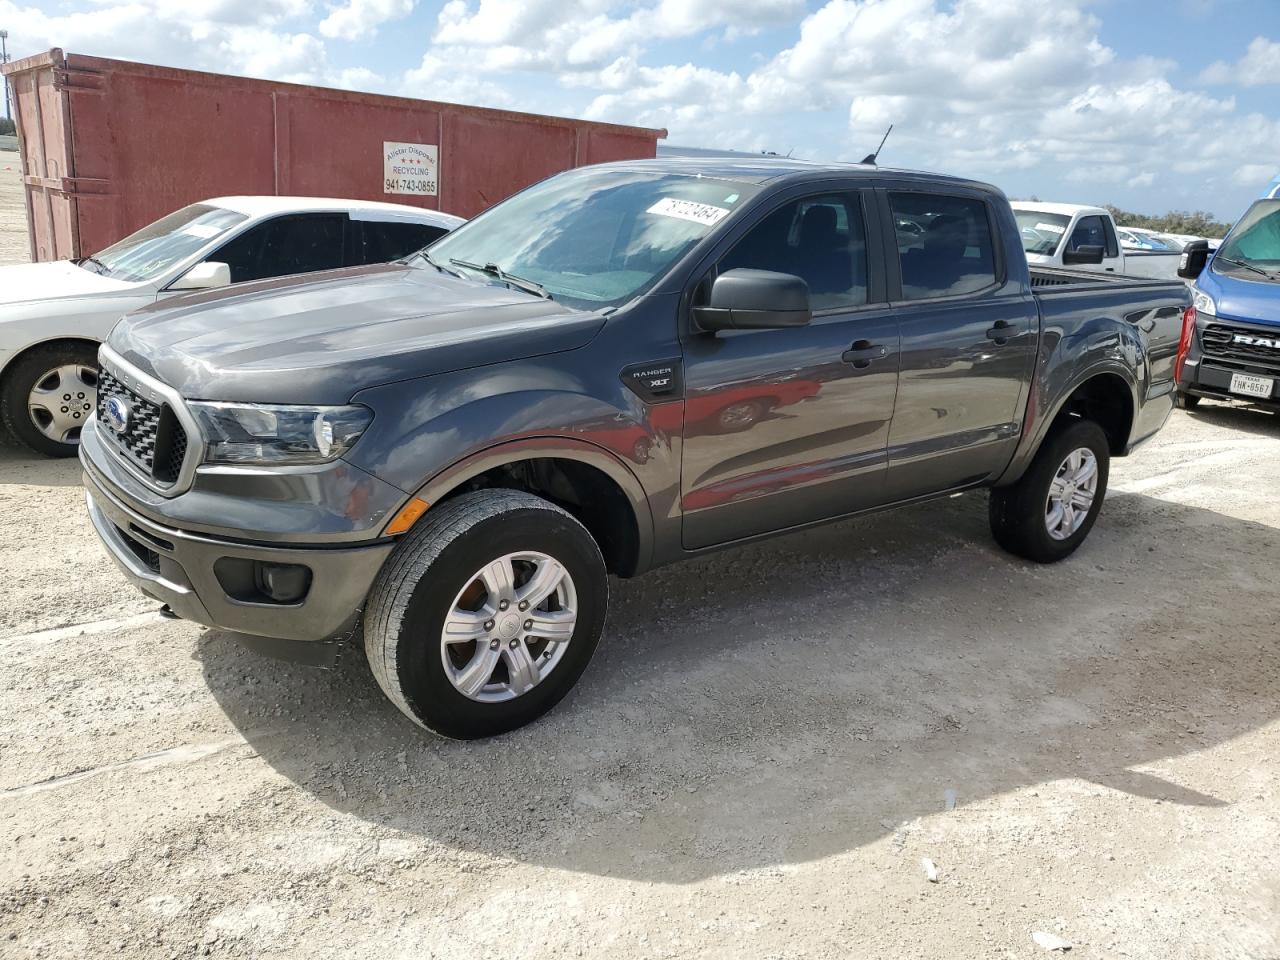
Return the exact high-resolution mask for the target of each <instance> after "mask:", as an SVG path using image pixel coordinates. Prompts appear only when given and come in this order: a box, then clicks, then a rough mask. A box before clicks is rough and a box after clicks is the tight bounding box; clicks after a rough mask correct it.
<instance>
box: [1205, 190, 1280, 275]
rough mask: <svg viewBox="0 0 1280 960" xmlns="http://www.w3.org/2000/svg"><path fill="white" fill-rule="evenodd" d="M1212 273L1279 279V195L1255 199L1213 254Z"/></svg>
mask: <svg viewBox="0 0 1280 960" xmlns="http://www.w3.org/2000/svg"><path fill="white" fill-rule="evenodd" d="M1213 269H1214V272H1215V273H1225V274H1229V275H1231V276H1238V277H1241V278H1244V279H1248V280H1260V279H1263V278H1264V277H1265V278H1266V279H1269V280H1271V281H1273V282H1275V281H1280V199H1277V200H1259V201H1258V202H1257V203H1255V204H1254V205H1253V206H1252V207H1250V208H1249V209H1248V211H1247V212H1246V213H1245V215H1244V216H1243V217H1241V218H1240V222H1239V223H1237V224H1236V225H1235V226H1234V227H1232V229H1231V233H1230V234H1228V236H1227V239H1226V240H1224V241H1222V244H1221V245H1220V246H1219V247H1218V250H1217V252H1216V253H1215V254H1214V255H1213Z"/></svg>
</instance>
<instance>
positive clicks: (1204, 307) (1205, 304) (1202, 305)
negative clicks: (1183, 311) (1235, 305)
mask: <svg viewBox="0 0 1280 960" xmlns="http://www.w3.org/2000/svg"><path fill="white" fill-rule="evenodd" d="M1191 302H1192V303H1193V304H1194V305H1195V308H1196V310H1197V311H1198V312H1200V313H1203V314H1205V315H1206V316H1210V317H1216V316H1217V315H1218V308H1217V307H1216V306H1214V303H1213V297H1211V296H1209V295H1208V294H1207V293H1205V292H1204V291H1203V290H1197V289H1196V288H1195V287H1192V288H1191Z"/></svg>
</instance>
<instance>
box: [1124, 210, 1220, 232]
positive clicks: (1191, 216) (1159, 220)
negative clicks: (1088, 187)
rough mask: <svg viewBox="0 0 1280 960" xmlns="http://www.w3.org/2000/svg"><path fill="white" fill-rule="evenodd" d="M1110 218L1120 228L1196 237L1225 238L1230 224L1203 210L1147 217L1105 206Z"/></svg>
mask: <svg viewBox="0 0 1280 960" xmlns="http://www.w3.org/2000/svg"><path fill="white" fill-rule="evenodd" d="M1107 209H1108V210H1110V211H1111V216H1112V217H1114V218H1115V221H1116V223H1118V224H1119V225H1120V226H1122V227H1143V228H1144V229H1147V230H1155V231H1156V232H1157V233H1189V234H1192V235H1194V236H1197V237H1225V236H1226V235H1227V231H1228V230H1230V229H1231V224H1229V223H1222V222H1220V221H1218V220H1215V219H1214V218H1213V214H1212V213H1208V212H1206V211H1204V210H1195V211H1192V212H1188V211H1186V210H1170V211H1169V212H1168V213H1166V214H1164V215H1162V216H1149V215H1147V214H1145V213H1132V212H1131V211H1129V210H1121V209H1120V208H1119V207H1115V206H1112V205H1111V204H1107Z"/></svg>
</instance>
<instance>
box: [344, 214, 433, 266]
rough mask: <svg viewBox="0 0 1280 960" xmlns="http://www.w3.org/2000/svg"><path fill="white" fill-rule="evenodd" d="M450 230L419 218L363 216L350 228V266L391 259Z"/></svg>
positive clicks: (417, 248)
mask: <svg viewBox="0 0 1280 960" xmlns="http://www.w3.org/2000/svg"><path fill="white" fill-rule="evenodd" d="M446 233H448V231H447V230H446V229H445V228H444V227H438V226H435V225H434V224H430V223H422V222H421V221H416V220H362V219H359V218H358V217H353V219H352V220H351V223H350V225H349V226H348V228H347V266H349V267H357V266H362V265H364V264H370V263H390V262H391V261H392V260H399V259H400V258H401V257H407V256H408V255H409V254H411V253H414V252H416V251H418V250H421V249H422V248H423V247H425V246H429V245H430V244H433V243H435V242H436V241H437V240H439V239H440V238H441V237H443V236H444V235H445V234H446Z"/></svg>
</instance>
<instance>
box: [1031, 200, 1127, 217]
mask: <svg viewBox="0 0 1280 960" xmlns="http://www.w3.org/2000/svg"><path fill="white" fill-rule="evenodd" d="M1010 205H1011V206H1012V207H1013V209H1015V210H1032V211H1034V212H1036V213H1060V214H1062V215H1063V216H1067V217H1074V216H1075V215H1076V214H1077V213H1083V214H1087V215H1089V216H1093V215H1095V214H1096V215H1098V216H1101V217H1109V216H1110V214H1109V213H1107V209H1106V207H1094V206H1090V205H1089V204H1087V203H1044V202H1041V201H1039V200H1013V201H1011V204H1010Z"/></svg>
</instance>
